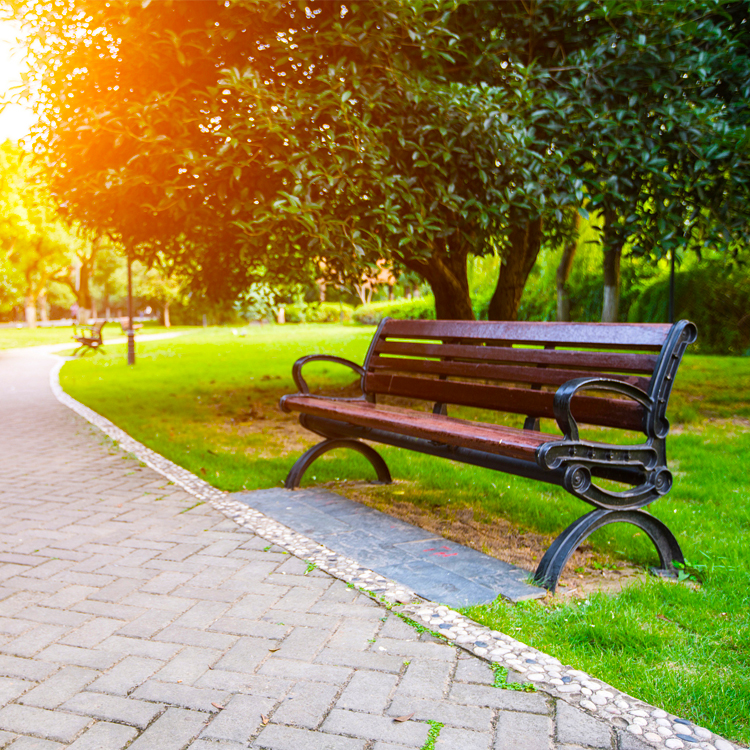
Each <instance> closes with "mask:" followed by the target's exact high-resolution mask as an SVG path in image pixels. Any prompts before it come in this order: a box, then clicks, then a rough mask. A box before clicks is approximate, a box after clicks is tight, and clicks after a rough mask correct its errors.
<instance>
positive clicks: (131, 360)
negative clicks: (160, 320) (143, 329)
mask: <svg viewBox="0 0 750 750" xmlns="http://www.w3.org/2000/svg"><path fill="white" fill-rule="evenodd" d="M128 364H129V365H134V364H135V330H134V329H133V268H132V261H131V259H130V251H129V250H128Z"/></svg>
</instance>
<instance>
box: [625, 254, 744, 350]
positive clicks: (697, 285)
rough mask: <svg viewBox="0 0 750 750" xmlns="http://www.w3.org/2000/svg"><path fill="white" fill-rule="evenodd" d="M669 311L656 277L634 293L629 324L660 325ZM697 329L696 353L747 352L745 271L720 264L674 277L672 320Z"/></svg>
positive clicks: (663, 283) (665, 282)
mask: <svg viewBox="0 0 750 750" xmlns="http://www.w3.org/2000/svg"><path fill="white" fill-rule="evenodd" d="M668 307H669V278H668V277H666V278H660V279H658V280H656V281H654V282H653V283H651V284H650V285H648V286H647V287H645V288H644V289H643V291H642V292H641V293H640V294H639V295H638V297H637V299H636V300H635V301H634V302H633V304H632V305H631V307H630V310H629V311H628V320H630V321H637V322H641V323H663V322H664V321H665V320H667V315H668ZM682 318H687V319H688V320H692V321H693V323H695V324H696V326H698V341H697V342H696V344H695V349H694V350H695V351H697V352H701V353H703V354H746V355H747V354H750V283H748V279H747V271H746V270H745V269H744V268H734V269H729V268H727V267H726V265H725V264H724V263H723V262H722V261H713V262H708V263H705V264H700V265H697V266H694V267H693V268H689V269H686V270H683V271H678V272H677V273H676V274H675V320H681V319H682Z"/></svg>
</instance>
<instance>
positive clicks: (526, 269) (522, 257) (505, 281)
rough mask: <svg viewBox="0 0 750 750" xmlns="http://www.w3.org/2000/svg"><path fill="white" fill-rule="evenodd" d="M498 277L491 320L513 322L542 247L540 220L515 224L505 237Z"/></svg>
mask: <svg viewBox="0 0 750 750" xmlns="http://www.w3.org/2000/svg"><path fill="white" fill-rule="evenodd" d="M508 242H509V247H508V249H507V252H506V253H505V254H504V255H503V264H502V266H500V276H499V277H498V279H497V286H496V287H495V292H494V294H493V295H492V299H491V300H490V307H489V311H488V316H487V317H488V318H489V319H490V320H516V319H517V318H518V306H519V304H520V303H521V295H522V294H523V288H524V286H526V279H528V277H529V274H530V273H531V269H532V268H533V267H534V263H535V262H536V258H537V256H538V255H539V250H540V248H541V246H542V220H541V218H539V219H534V220H533V221H530V222H528V223H523V222H521V223H515V224H514V225H513V226H512V227H511V230H510V233H509V236H508Z"/></svg>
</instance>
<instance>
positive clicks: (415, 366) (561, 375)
mask: <svg viewBox="0 0 750 750" xmlns="http://www.w3.org/2000/svg"><path fill="white" fill-rule="evenodd" d="M369 366H370V369H371V370H373V371H383V370H388V371H392V372H413V373H423V374H433V375H445V376H447V377H459V378H482V379H486V380H494V381H500V382H507V383H528V384H530V385H555V386H560V385H562V384H563V383H567V382H568V381H569V380H573V378H578V377H581V375H593V376H600V377H606V378H612V379H613V380H621V381H623V382H625V383H630V384H631V385H634V386H636V387H638V388H641V389H642V390H645V389H647V388H648V386H649V383H650V379H649V378H641V377H637V376H636V375H621V374H619V373H605V372H593V373H592V372H581V371H580V370H557V369H550V368H546V369H543V368H541V367H538V366H531V367H513V366H509V365H494V364H480V363H475V362H461V361H455V360H453V361H450V362H436V361H435V360H429V359H397V358H395V357H381V356H379V355H376V356H374V357H372V359H371V360H370V363H369Z"/></svg>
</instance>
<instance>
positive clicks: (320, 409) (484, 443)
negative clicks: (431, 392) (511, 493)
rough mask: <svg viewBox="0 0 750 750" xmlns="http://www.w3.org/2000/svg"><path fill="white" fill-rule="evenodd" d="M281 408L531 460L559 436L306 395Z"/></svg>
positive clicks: (287, 402) (292, 398) (362, 402)
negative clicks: (540, 448)
mask: <svg viewBox="0 0 750 750" xmlns="http://www.w3.org/2000/svg"><path fill="white" fill-rule="evenodd" d="M284 405H285V407H287V408H289V409H292V410H294V411H299V412H304V413H305V414H310V415H312V416H317V417H323V418H328V419H345V420H346V421H347V422H350V423H352V424H356V425H359V426H361V427H371V428H373V429H387V430H389V431H391V432H396V433H398V434H400V435H411V436H419V437H423V438H426V439H428V440H437V441H440V442H441V443H447V444H448V445H457V446H461V447H463V448H472V449H474V450H482V451H486V452H489V453H494V454H495V455H502V456H511V457H512V458H521V459H524V460H527V461H531V460H533V458H534V453H535V451H536V449H537V448H538V447H539V446H540V445H543V444H544V443H547V442H549V441H551V440H559V439H560V438H559V435H549V434H545V433H542V432H531V431H528V430H526V431H524V430H516V429H513V428H512V427H505V426H503V425H494V424H489V423H487V422H470V421H468V420H463V419H456V418H454V417H446V416H442V415H439V414H437V415H436V414H433V413H431V412H419V411H416V410H414V409H399V408H397V407H391V406H383V405H378V406H375V404H370V403H367V402H364V401H354V402H352V401H329V400H325V399H318V398H310V397H306V396H292V397H290V398H288V399H286V400H285V402H284Z"/></svg>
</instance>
